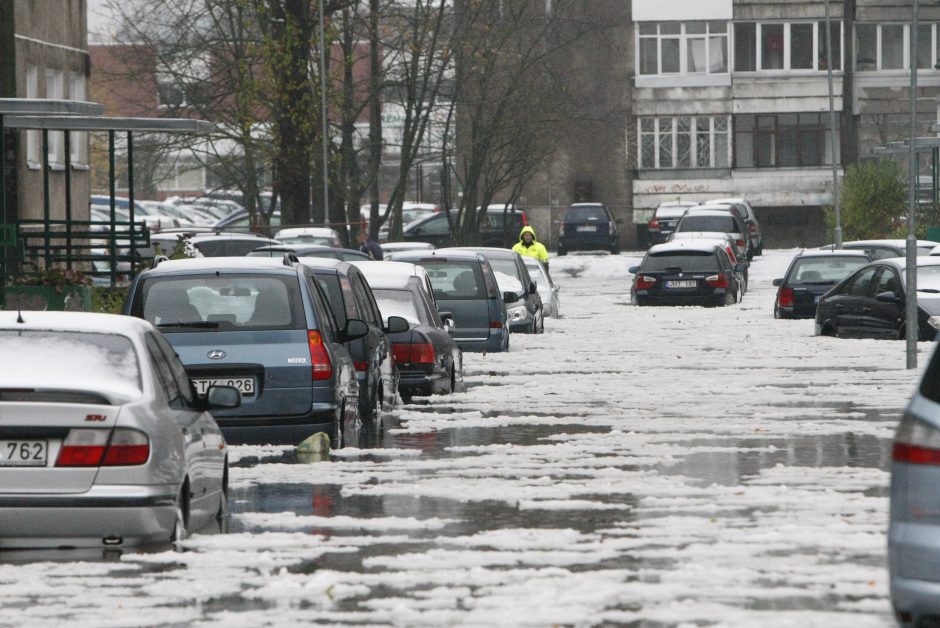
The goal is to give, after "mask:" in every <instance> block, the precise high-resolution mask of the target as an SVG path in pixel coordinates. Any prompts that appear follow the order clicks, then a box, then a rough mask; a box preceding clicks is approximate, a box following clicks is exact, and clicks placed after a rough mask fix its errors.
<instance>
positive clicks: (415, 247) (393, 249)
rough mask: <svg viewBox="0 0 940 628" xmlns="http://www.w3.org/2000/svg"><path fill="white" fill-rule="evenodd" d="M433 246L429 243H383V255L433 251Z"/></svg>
mask: <svg viewBox="0 0 940 628" xmlns="http://www.w3.org/2000/svg"><path fill="white" fill-rule="evenodd" d="M433 250H434V245H433V244H431V243H430V242H383V243H382V252H383V253H400V252H401V251H433Z"/></svg>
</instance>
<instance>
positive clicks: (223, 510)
mask: <svg viewBox="0 0 940 628" xmlns="http://www.w3.org/2000/svg"><path fill="white" fill-rule="evenodd" d="M227 516H228V458H226V459H225V466H224V471H222V487H221V490H220V491H219V509H218V510H217V511H216V513H215V518H216V520H217V521H223V520H224V519H225V518H226V517H227Z"/></svg>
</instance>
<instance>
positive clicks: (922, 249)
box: [917, 244, 937, 257]
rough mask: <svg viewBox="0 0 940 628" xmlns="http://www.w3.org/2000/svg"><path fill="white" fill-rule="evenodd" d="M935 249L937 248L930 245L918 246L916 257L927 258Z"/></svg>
mask: <svg viewBox="0 0 940 628" xmlns="http://www.w3.org/2000/svg"><path fill="white" fill-rule="evenodd" d="M935 248H937V246H936V245H935V244H932V245H930V246H918V247H917V256H918V257H921V256H923V257H929V256H930V254H931V253H933V250H934V249H935Z"/></svg>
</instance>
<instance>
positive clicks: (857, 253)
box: [796, 249, 868, 258]
mask: <svg viewBox="0 0 940 628" xmlns="http://www.w3.org/2000/svg"><path fill="white" fill-rule="evenodd" d="M796 256H797V257H801V258H806V257H868V256H867V255H865V252H864V251H861V250H859V249H849V250H844V249H843V250H839V251H819V250H810V251H801V252H800V253H797V255H796Z"/></svg>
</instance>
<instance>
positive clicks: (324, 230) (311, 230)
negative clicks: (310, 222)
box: [274, 227, 339, 240]
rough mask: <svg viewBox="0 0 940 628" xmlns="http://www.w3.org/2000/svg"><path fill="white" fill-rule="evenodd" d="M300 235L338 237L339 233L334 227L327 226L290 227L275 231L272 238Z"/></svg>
mask: <svg viewBox="0 0 940 628" xmlns="http://www.w3.org/2000/svg"><path fill="white" fill-rule="evenodd" d="M302 235H310V236H324V237H333V236H336V237H339V234H338V233H336V231H335V230H334V229H330V228H329V227H291V228H289V229H281V230H280V231H278V232H277V233H275V234H274V239H275V240H279V239H281V238H294V237H297V236H302Z"/></svg>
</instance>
